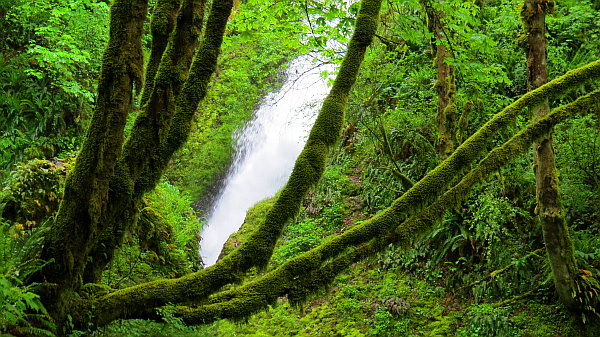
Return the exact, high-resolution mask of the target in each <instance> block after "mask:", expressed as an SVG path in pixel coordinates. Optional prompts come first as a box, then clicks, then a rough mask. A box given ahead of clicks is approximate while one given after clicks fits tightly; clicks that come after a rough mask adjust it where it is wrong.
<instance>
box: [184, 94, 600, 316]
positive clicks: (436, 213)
mask: <svg viewBox="0 0 600 337" xmlns="http://www.w3.org/2000/svg"><path fill="white" fill-rule="evenodd" d="M598 103H600V90H596V91H594V92H592V93H590V94H588V95H585V96H583V97H580V98H578V99H577V100H576V101H574V102H572V103H569V104H567V105H564V106H561V107H559V108H557V109H555V110H554V111H553V112H552V113H551V114H549V115H547V116H546V117H544V118H542V119H540V120H537V121H535V122H533V123H531V124H530V125H529V126H527V127H526V128H525V129H524V130H522V131H521V132H519V133H518V134H517V135H515V136H513V137H512V138H511V139H510V140H508V141H507V142H506V143H504V144H503V145H502V146H500V147H497V148H495V149H494V150H492V151H491V152H490V153H489V154H488V155H487V156H486V157H485V158H484V159H483V160H481V162H480V163H479V164H478V165H477V166H476V167H475V168H473V169H472V170H471V171H470V172H469V173H468V174H467V175H466V176H465V177H464V178H463V179H462V180H461V181H460V182H459V183H458V184H457V185H455V186H454V187H453V188H451V189H450V190H448V191H447V192H446V193H444V194H443V195H442V196H441V197H440V198H439V199H438V200H436V201H435V202H434V203H432V204H431V205H430V206H428V207H426V208H424V209H423V210H421V211H420V212H419V213H417V214H415V215H414V216H412V217H410V218H409V219H407V220H406V221H405V222H403V223H398V221H396V220H394V219H393V218H387V219H386V221H387V222H388V224H387V225H389V226H388V227H395V228H394V230H392V231H391V232H390V233H385V235H382V236H374V237H372V238H371V240H370V241H369V242H367V243H364V244H362V245H359V246H356V247H355V246H350V247H345V249H344V251H343V252H342V253H341V254H340V255H338V256H337V257H335V258H334V259H332V260H329V261H325V263H324V264H323V265H322V266H318V267H316V268H314V269H313V270H302V269H304V268H302V267H301V266H303V265H305V264H306V263H307V262H309V261H313V260H315V256H314V255H316V256H318V255H319V250H322V247H323V246H327V245H331V241H329V242H327V243H325V244H323V245H322V246H320V247H317V248H314V249H312V250H310V251H308V252H306V253H304V254H302V255H300V256H298V257H296V258H294V259H292V260H290V261H288V262H286V263H284V264H283V265H282V266H280V267H279V268H277V269H276V270H274V271H272V272H270V273H268V274H266V275H264V276H263V277H261V278H260V279H258V280H255V281H252V282H250V283H248V284H246V285H243V286H241V287H237V288H235V289H233V290H229V291H225V292H222V293H219V294H215V295H214V296H213V297H211V298H210V299H209V303H210V304H207V305H203V306H200V307H185V306H181V307H178V315H180V316H181V317H182V318H183V319H184V321H185V322H186V323H188V324H200V323H208V322H211V321H214V320H216V319H219V318H243V317H247V316H249V315H251V314H253V313H255V312H257V311H260V310H264V309H265V308H266V307H267V306H268V305H269V304H273V303H274V302H275V301H276V300H277V298H278V297H280V296H285V295H288V298H289V299H290V301H292V302H295V303H301V302H302V301H304V300H305V299H306V297H307V296H308V295H310V294H314V293H315V292H316V291H317V290H319V289H322V288H324V287H326V286H328V285H329V284H330V283H331V282H332V281H333V280H334V278H335V277H336V276H337V275H338V274H339V273H340V272H341V271H343V270H345V269H347V268H348V267H349V266H350V265H351V264H352V263H355V262H358V261H360V260H362V259H364V258H366V257H368V256H371V255H374V254H375V253H377V252H381V251H382V250H384V249H385V248H386V247H387V246H388V245H390V244H394V245H400V246H403V247H409V246H410V245H411V244H412V243H413V242H414V240H416V239H417V238H418V237H419V236H420V235H421V234H424V233H425V232H427V231H429V230H431V229H432V228H433V226H434V224H435V223H436V222H437V221H438V220H439V219H441V218H442V216H443V214H444V212H445V211H446V210H447V209H449V208H453V207H458V206H459V205H460V204H461V203H462V202H463V201H464V200H465V199H466V198H467V196H468V194H469V191H470V190H471V189H472V188H473V186H474V185H475V184H476V183H479V182H482V181H483V180H484V179H485V178H486V177H488V176H489V174H491V173H492V172H494V171H497V170H498V169H499V168H500V167H501V166H502V165H504V164H506V163H507V162H508V161H510V160H511V159H514V158H515V157H516V156H518V155H520V154H522V153H524V152H525V151H527V150H528V149H529V146H530V145H531V144H532V143H533V142H534V141H535V140H537V139H539V138H542V137H544V136H545V135H546V134H547V133H548V132H549V131H548V130H551V129H552V127H553V126H554V125H556V124H558V123H560V122H563V121H565V120H566V119H568V118H570V117H572V116H574V115H575V114H576V113H579V112H582V111H585V110H586V109H587V110H590V109H589V108H590V107H592V106H594V105H595V104H598ZM369 221H373V219H371V220H368V221H367V222H369ZM357 226H363V224H361V225H357ZM344 235H345V234H341V236H344ZM299 268H300V269H299Z"/></svg>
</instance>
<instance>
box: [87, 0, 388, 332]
mask: <svg viewBox="0 0 600 337" xmlns="http://www.w3.org/2000/svg"><path fill="white" fill-rule="evenodd" d="M224 6H225V1H223V0H221V1H215V2H213V10H212V11H211V17H212V19H211V17H209V21H208V23H207V27H209V28H211V27H213V25H214V24H213V23H212V22H213V21H214V20H217V19H219V20H226V17H220V16H219V17H217V16H214V17H213V15H214V13H222V15H224V13H225V11H224ZM380 6H381V0H363V2H362V6H361V9H360V11H359V14H358V18H357V21H356V29H355V32H354V34H353V37H352V39H351V41H350V43H349V47H348V53H347V55H346V57H345V58H344V61H343V62H342V65H341V67H340V71H339V74H338V76H337V78H336V80H335V82H334V84H333V87H332V89H331V92H330V94H329V95H328V97H327V98H326V99H325V102H324V103H323V107H322V109H321V112H320V113H319V116H318V118H317V120H316V122H315V125H314V127H313V129H312V130H311V133H310V136H309V138H308V141H307V144H306V146H305V148H304V150H303V152H302V153H301V155H300V156H299V158H298V160H297V161H296V165H295V167H294V170H293V172H292V174H291V177H290V179H289V181H288V183H287V185H286V186H285V187H284V189H283V190H282V192H281V194H280V197H279V198H278V200H277V201H276V203H275V205H274V206H273V208H272V210H271V211H270V212H269V214H268V215H267V217H266V220H265V222H264V223H263V224H262V225H261V226H260V228H259V229H258V230H257V231H256V232H255V233H254V234H253V235H252V236H251V238H250V239H249V240H248V242H247V243H246V244H244V245H242V246H241V247H239V248H238V249H237V250H235V251H234V252H232V253H231V254H229V255H228V256H227V257H225V258H224V259H223V260H221V261H220V262H218V263H217V264H216V265H214V266H212V267H209V268H207V269H205V270H202V271H200V272H198V273H194V274H191V275H187V276H184V277H182V278H180V279H177V280H163V281H158V282H151V283H147V284H143V285H139V286H137V287H132V288H128V289H124V290H121V291H118V292H115V293H113V294H110V295H108V296H105V297H103V298H101V299H99V300H98V301H96V302H95V304H94V305H95V312H96V314H95V316H96V317H97V320H98V323H99V324H103V323H106V322H108V321H110V320H112V319H114V318H115V317H128V316H131V315H134V314H135V313H138V312H143V311H144V310H146V309H147V308H148V307H155V306H157V305H162V304H165V303H167V302H172V303H181V302H185V301H189V300H194V299H195V300H198V299H202V298H205V297H207V296H208V295H209V294H211V293H212V292H214V291H215V290H216V289H218V288H220V287H221V286H223V285H225V284H228V283H231V282H234V281H236V280H238V279H239V276H240V273H243V272H244V271H246V270H248V269H249V268H251V267H252V266H255V265H259V266H261V265H265V264H266V263H267V261H268V260H269V258H270V256H271V253H272V250H273V247H274V245H275V242H276V240H277V238H278V237H279V236H280V234H281V231H282V229H283V226H284V225H285V223H286V222H287V221H288V220H289V219H290V218H292V217H293V216H294V214H296V212H297V210H298V208H299V207H300V204H301V201H302V199H303V197H304V195H305V194H306V193H307V191H308V188H309V187H310V186H311V185H314V184H315V183H316V182H317V181H318V180H319V179H320V177H321V174H322V172H323V170H324V167H325V159H326V156H327V151H328V147H330V146H332V145H333V144H334V143H335V142H336V140H337V139H338V138H339V134H340V132H341V127H342V124H343V120H344V112H343V109H344V106H345V104H346V102H347V100H348V94H349V91H350V89H351V87H352V85H353V84H354V82H355V81H356V76H357V74H358V70H359V67H360V64H361V62H362V60H363V58H364V54H365V51H366V48H367V47H368V45H369V44H370V42H371V39H372V36H373V34H374V33H375V31H376V29H377V23H378V13H379V9H380ZM215 8H216V10H215ZM229 9H230V6H229ZM227 16H228V14H227ZM211 20H213V21H211ZM223 28H224V26H223ZM204 39H205V40H204V43H205V44H206V45H204V46H201V47H199V50H198V53H197V56H196V59H195V60H194V63H193V64H192V67H191V70H190V76H188V81H187V82H186V84H185V85H184V86H183V88H182V91H181V93H180V95H179V97H178V99H177V104H176V107H177V111H176V112H175V114H174V118H173V121H172V123H171V127H170V129H169V133H168V135H167V137H166V140H165V141H164V142H161V143H160V145H159V148H158V150H157V151H154V153H153V154H152V155H151V157H152V159H151V163H153V164H154V163H156V165H157V167H155V168H156V170H154V171H151V172H150V171H148V176H144V175H142V176H140V178H139V179H138V181H137V182H136V185H137V184H145V183H147V184H148V186H150V185H151V184H152V183H153V181H155V180H156V179H157V174H159V173H160V165H162V164H163V163H164V165H166V162H164V161H161V160H162V159H164V158H168V157H169V156H170V154H172V152H173V151H174V150H175V149H176V148H177V147H178V146H179V145H180V144H181V143H182V142H183V141H185V139H186V137H187V134H188V132H189V128H190V123H191V118H192V116H193V114H194V113H195V110H196V106H197V102H198V101H199V100H200V99H201V98H202V97H203V96H204V94H205V92H206V86H207V83H208V79H209V78H210V76H211V74H212V72H213V70H214V61H215V60H216V53H217V52H218V49H216V48H213V47H214V46H215V45H217V43H218V44H220V41H221V39H222V34H220V33H219V32H218V31H216V30H212V29H208V30H207V32H206V36H205V37H204ZM159 73H160V70H159ZM158 76H159V75H157V80H156V83H158V81H159V80H158V78H159V77H158ZM155 160H156V161H155Z"/></svg>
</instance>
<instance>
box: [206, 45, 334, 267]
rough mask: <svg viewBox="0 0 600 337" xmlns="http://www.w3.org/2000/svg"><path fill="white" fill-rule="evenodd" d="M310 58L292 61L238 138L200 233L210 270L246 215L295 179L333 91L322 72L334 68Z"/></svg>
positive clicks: (306, 56) (238, 134)
mask: <svg viewBox="0 0 600 337" xmlns="http://www.w3.org/2000/svg"><path fill="white" fill-rule="evenodd" d="M311 59H312V57H311V56H309V55H303V56H300V57H298V58H296V59H295V60H293V61H292V62H291V64H290V66H289V68H288V69H287V71H286V76H287V80H286V81H285V83H284V84H283V86H282V87H281V89H280V90H279V91H277V92H275V93H271V94H269V95H267V96H266V97H265V99H264V100H263V103H262V104H261V105H260V106H259V108H258V109H257V110H256V111H255V113H254V118H253V120H252V121H250V122H249V123H248V124H247V125H246V126H245V127H244V128H243V129H242V130H241V131H240V132H238V133H237V134H236V135H234V137H235V138H236V154H235V156H234V159H233V162H232V164H231V167H230V168H229V171H228V173H227V176H226V178H225V182H224V184H223V185H222V187H221V190H220V191H219V193H218V194H217V197H216V199H215V201H214V202H213V203H212V207H211V209H210V211H209V213H208V220H207V223H206V225H205V226H204V228H203V230H202V233H201V236H202V241H201V242H200V246H201V248H200V255H201V256H202V259H203V261H204V263H205V265H206V266H210V265H213V264H214V263H215V262H216V260H217V258H218V256H219V253H220V252H221V248H222V246H223V244H224V243H225V241H226V240H227V238H228V237H229V235H231V234H232V233H234V232H236V231H237V230H238V229H239V228H240V226H241V225H242V223H243V221H244V217H245V216H246V211H247V210H248V209H249V208H250V207H251V206H253V205H254V204H256V203H257V202H259V201H261V200H264V199H266V198H269V197H272V196H274V195H275V193H276V192H277V191H279V189H281V187H283V185H284V184H285V182H286V181H287V179H288V177H289V175H290V174H291V172H292V169H293V166H294V162H295V160H296V157H298V155H299V154H300V152H301V151H302V148H303V147H304V143H305V142H306V138H307V137H308V133H309V131H310V128H311V127H312V125H313V123H314V121H315V118H316V115H317V112H318V110H319V108H320V107H321V102H322V100H323V98H324V97H325V96H326V94H327V93H328V91H329V89H328V87H327V83H326V79H324V78H322V77H321V76H320V73H321V72H322V71H324V70H331V66H328V65H315V64H313V63H312V62H311Z"/></svg>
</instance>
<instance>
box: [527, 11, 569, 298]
mask: <svg viewBox="0 0 600 337" xmlns="http://www.w3.org/2000/svg"><path fill="white" fill-rule="evenodd" d="M553 10H554V2H553V1H547V0H526V1H525V3H524V4H523V10H522V12H521V16H522V19H523V24H524V28H525V34H526V35H525V38H526V39H527V42H526V44H525V50H526V53H527V71H528V80H527V86H528V88H529V90H534V89H536V88H539V87H540V86H542V85H544V84H546V83H547V82H548V72H547V67H546V66H547V54H548V51H547V45H548V43H547V40H546V33H547V32H546V13H550V12H552V11H553ZM531 110H532V111H533V116H534V118H535V119H540V118H542V117H544V116H546V115H547V114H548V113H549V111H550V106H549V103H548V99H545V100H544V101H542V102H541V103H540V104H538V105H536V106H533V107H532V108H531ZM533 163H534V171H535V181H536V196H537V207H536V210H537V213H538V217H539V221H540V224H541V226H542V232H543V236H544V243H545V245H546V251H547V252H548V258H549V261H550V267H551V268H552V275H553V279H554V286H555V287H556V291H557V292H558V296H559V297H560V299H561V301H562V302H563V303H564V304H565V305H566V306H567V307H569V308H571V309H575V308H577V303H578V302H577V301H576V300H575V296H574V295H573V294H575V293H576V291H575V286H576V285H575V279H576V277H577V275H578V270H577V265H576V263H575V257H574V255H573V244H572V242H571V239H570V237H569V230H568V228H567V223H566V221H565V218H564V210H563V207H562V203H561V200H560V195H559V190H558V176H557V173H556V166H555V162H554V148H553V146H552V131H551V130H549V132H548V134H547V135H545V136H544V137H542V138H540V139H538V140H537V141H535V142H534V143H533Z"/></svg>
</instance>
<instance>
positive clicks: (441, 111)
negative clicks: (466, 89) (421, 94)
mask: <svg viewBox="0 0 600 337" xmlns="http://www.w3.org/2000/svg"><path fill="white" fill-rule="evenodd" d="M421 6H422V8H423V9H424V11H425V14H426V15H427V29H428V30H429V32H430V33H431V34H433V38H432V41H433V42H432V44H431V48H432V54H433V63H434V67H435V69H436V75H437V81H436V83H435V87H434V89H435V91H436V93H437V94H438V101H437V113H436V122H437V128H438V133H439V136H438V142H437V145H436V149H437V152H438V154H439V155H440V157H441V158H446V157H448V155H450V154H451V153H452V151H454V147H455V144H454V141H455V139H456V137H455V129H456V126H455V124H456V120H457V118H456V79H455V69H454V67H453V66H451V65H450V64H448V63H447V59H448V58H449V57H451V56H452V55H451V53H450V51H449V49H448V48H449V43H450V41H449V39H448V31H447V30H446V28H445V25H444V23H443V22H442V18H443V17H444V16H445V13H444V12H442V11H440V10H436V9H435V8H433V5H432V4H431V2H429V1H424V0H421Z"/></svg>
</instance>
